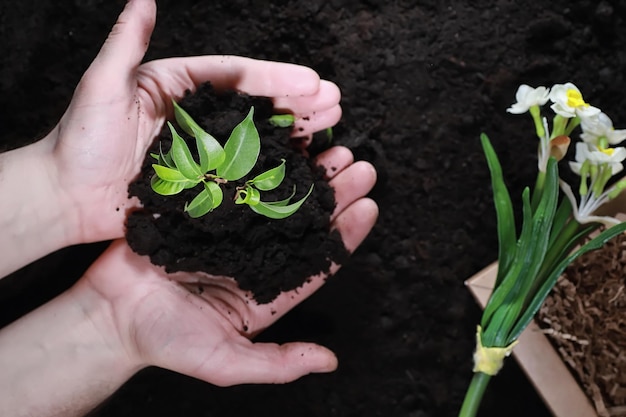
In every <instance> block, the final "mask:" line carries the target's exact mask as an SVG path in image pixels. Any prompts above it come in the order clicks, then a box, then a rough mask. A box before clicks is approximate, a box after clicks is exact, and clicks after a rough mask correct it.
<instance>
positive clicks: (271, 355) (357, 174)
mask: <svg viewBox="0 0 626 417" xmlns="http://www.w3.org/2000/svg"><path fill="white" fill-rule="evenodd" d="M318 161H319V163H320V164H321V165H323V166H325V167H327V168H331V167H332V168H333V169H332V170H331V169H327V172H329V182H330V184H331V186H332V187H333V188H334V190H335V194H336V200H337V208H336V210H335V212H334V213H333V215H332V227H333V228H336V229H337V230H338V231H339V232H340V233H341V236H342V238H343V241H344V243H345V245H346V247H347V249H348V250H350V251H354V250H355V249H356V248H357V246H358V245H359V244H360V243H361V242H362V240H363V239H364V238H365V236H366V235H367V234H368V233H369V231H370V230H371V228H372V226H373V224H374V222H375V220H376V218H377V215H378V208H377V206H376V204H375V203H374V202H373V201H372V200H370V199H368V198H364V196H365V195H366V194H367V193H368V192H369V191H370V189H371V188H372V186H373V185H374V182H375V180H376V172H375V170H374V168H373V167H372V166H371V165H370V164H369V163H367V162H356V163H353V161H352V154H351V152H350V151H349V150H348V149H346V148H342V147H335V148H332V149H330V150H329V151H327V152H325V153H323V154H322V155H320V157H319V159H318ZM338 268H339V266H338V265H333V266H332V269H331V273H333V272H335V271H336V270H337V269H338ZM324 281H325V276H323V275H319V276H315V277H312V278H311V280H309V281H308V282H307V283H306V284H304V286H303V287H302V288H299V289H298V290H297V291H290V292H287V293H281V294H280V295H279V296H278V298H277V299H275V300H274V301H273V302H271V303H269V304H262V305H259V304H257V303H256V302H255V301H253V300H252V299H251V297H250V295H249V294H246V293H245V292H243V291H241V290H239V289H238V287H237V285H236V283H235V281H234V280H233V279H231V278H226V277H210V276H207V275H206V274H192V273H180V272H179V273H176V274H171V275H168V274H166V273H165V272H164V271H163V269H162V268H160V267H156V266H154V265H152V264H151V263H150V260H149V259H148V258H147V257H142V256H139V255H137V254H135V253H133V252H132V251H131V250H130V249H129V247H128V246H127V244H126V243H125V241H123V240H118V241H116V242H114V243H113V244H112V245H111V247H110V248H109V249H108V250H107V251H106V252H105V253H104V254H103V255H102V256H101V257H100V258H99V259H98V260H97V261H96V262H95V263H94V264H93V266H92V267H91V268H90V269H89V270H88V271H87V272H86V274H85V276H84V277H83V279H82V280H81V281H79V283H78V284H77V287H76V288H75V289H74V291H78V292H80V291H81V290H82V291H89V292H90V293H96V294H98V296H99V297H102V298H104V299H105V300H107V303H108V305H110V309H109V310H110V312H111V313H110V322H111V323H112V326H108V328H113V329H116V330H115V333H116V335H108V336H107V339H108V340H119V341H120V343H119V344H120V345H121V346H124V349H123V351H124V352H125V355H127V357H128V358H129V360H130V362H132V363H133V366H134V367H135V368H137V367H141V366H147V365H156V366H160V367H163V368H166V369H170V370H173V371H176V372H179V373H183V374H186V375H190V376H193V377H196V378H199V379H202V380H205V381H207V382H210V383H213V384H216V385H221V386H224V385H232V384H240V383H282V382H288V381H292V380H294V379H297V378H299V377H301V376H303V375H306V374H308V373H311V372H329V371H332V370H334V369H335V368H336V366H337V359H336V357H335V356H334V354H333V353H332V352H331V351H329V350H328V349H326V348H324V347H321V346H319V345H316V344H312V343H299V342H294V343H287V344H284V345H277V344H272V343H254V342H252V341H251V340H250V338H251V337H252V336H254V335H255V334H257V333H259V332H260V331H262V330H263V329H265V328H266V327H268V326H269V325H270V324H272V323H273V322H274V321H276V320H277V319H278V318H279V317H281V316H282V315H283V314H285V313H286V312H287V311H289V310H290V309H291V308H293V307H294V306H295V305H296V304H298V303H299V302H301V301H302V300H304V299H305V298H307V297H308V296H309V295H311V294H312V293H313V292H314V291H316V290H317V289H318V288H319V287H320V286H321V285H322V284H323V283H324ZM199 285H201V286H202V288H203V291H198V290H197V289H198V287H199ZM85 310H86V311H88V308H87V307H86V308H85Z"/></svg>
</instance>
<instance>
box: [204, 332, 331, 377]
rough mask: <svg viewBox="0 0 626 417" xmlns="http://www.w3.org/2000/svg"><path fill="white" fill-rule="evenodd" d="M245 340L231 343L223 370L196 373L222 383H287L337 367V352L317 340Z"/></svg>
mask: <svg viewBox="0 0 626 417" xmlns="http://www.w3.org/2000/svg"><path fill="white" fill-rule="evenodd" d="M246 342H247V343H241V344H238V345H235V346H234V347H233V346H231V350H230V352H229V353H228V354H227V355H226V356H225V357H223V358H222V359H223V360H222V361H220V362H221V364H220V365H221V366H219V368H220V369H219V370H216V369H206V368H205V369H202V368H201V369H199V371H200V373H199V374H197V375H192V376H195V377H197V378H200V379H204V380H206V381H208V382H210V383H212V384H215V385H219V386H229V385H237V384H268V383H269V384H283V383H286V382H291V381H295V380H296V379H298V378H300V377H302V376H304V375H308V374H310V373H321V372H331V371H334V370H335V369H337V357H336V356H335V354H334V353H333V352H331V351H330V350H328V349H326V348H325V347H322V346H320V345H316V344H314V343H303V342H295V343H286V344H284V345H277V344H274V343H252V342H250V341H248V340H246Z"/></svg>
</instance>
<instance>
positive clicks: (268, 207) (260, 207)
mask: <svg viewBox="0 0 626 417" xmlns="http://www.w3.org/2000/svg"><path fill="white" fill-rule="evenodd" d="M312 191H313V185H311V188H309V192H308V193H307V194H306V195H305V196H304V197H302V199H300V200H298V201H296V202H295V203H292V204H289V205H286V206H277V205H275V204H268V203H265V202H263V201H261V202H259V203H258V204H256V205H254V206H250V208H251V209H252V211H254V212H255V213H258V214H261V215H263V216H265V217H269V218H270V219H284V218H285V217H289V216H291V215H292V214H293V213H295V212H296V211H298V209H299V208H300V206H302V204H303V203H304V201H305V200H306V199H307V198H308V197H309V195H311V192H312Z"/></svg>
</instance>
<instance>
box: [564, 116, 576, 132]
mask: <svg viewBox="0 0 626 417" xmlns="http://www.w3.org/2000/svg"><path fill="white" fill-rule="evenodd" d="M579 124H580V117H578V116H576V117H574V118H572V119H570V120H569V122H568V123H567V127H566V128H565V131H564V132H563V134H564V135H565V136H569V135H571V134H572V131H573V130H574V129H575V128H576V127H577V126H578V125H579Z"/></svg>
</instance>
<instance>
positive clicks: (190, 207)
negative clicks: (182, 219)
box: [185, 181, 224, 218]
mask: <svg viewBox="0 0 626 417" xmlns="http://www.w3.org/2000/svg"><path fill="white" fill-rule="evenodd" d="M223 199H224V193H223V192H222V189H221V188H220V186H219V185H218V184H216V183H214V182H213V181H206V182H204V190H202V191H200V193H199V194H198V195H197V196H196V197H195V198H194V199H193V200H191V203H189V204H185V211H186V212H187V213H188V214H189V217H193V218H198V217H202V216H204V215H205V214H207V213H209V212H210V211H212V210H213V209H215V208H217V207H219V205H220V204H222V200H223Z"/></svg>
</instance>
